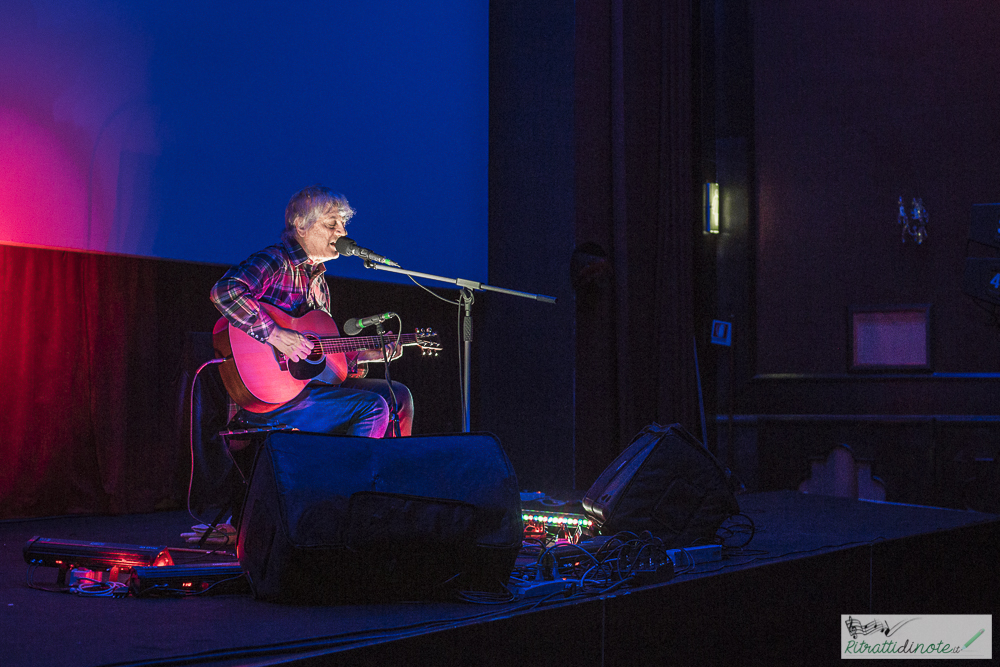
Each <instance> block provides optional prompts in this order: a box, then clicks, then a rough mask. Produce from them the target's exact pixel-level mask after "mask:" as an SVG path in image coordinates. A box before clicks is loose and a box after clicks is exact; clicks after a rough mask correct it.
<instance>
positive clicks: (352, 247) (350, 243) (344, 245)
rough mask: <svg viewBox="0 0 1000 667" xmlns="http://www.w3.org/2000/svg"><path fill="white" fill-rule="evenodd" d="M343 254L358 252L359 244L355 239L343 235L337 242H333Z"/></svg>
mask: <svg viewBox="0 0 1000 667" xmlns="http://www.w3.org/2000/svg"><path fill="white" fill-rule="evenodd" d="M333 246H334V247H335V248H336V249H337V252H339V253H340V254H341V255H353V254H355V253H356V252H357V249H358V244H357V243H355V242H354V239H352V238H350V237H348V236H341V237H340V238H339V239H337V242H336V243H334V244H333Z"/></svg>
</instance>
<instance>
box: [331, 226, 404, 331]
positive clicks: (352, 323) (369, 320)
mask: <svg viewBox="0 0 1000 667" xmlns="http://www.w3.org/2000/svg"><path fill="white" fill-rule="evenodd" d="M341 238H345V237H341ZM337 252H340V251H339V250H338V251H337ZM394 317H396V313H380V314H379V315H372V316H371V317H359V318H356V319H353V320H347V321H346V322H344V333H345V334H347V335H348V336H357V335H358V334H359V333H361V330H362V329H364V328H365V327H370V326H371V325H373V324H381V323H382V322H385V321H386V320H391V319H392V318H394Z"/></svg>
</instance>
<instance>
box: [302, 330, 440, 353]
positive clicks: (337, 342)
mask: <svg viewBox="0 0 1000 667" xmlns="http://www.w3.org/2000/svg"><path fill="white" fill-rule="evenodd" d="M395 340H396V336H395V335H392V336H388V335H387V336H385V342H386V343H391V342H395ZM399 344H400V345H419V344H420V339H419V337H418V336H417V334H403V335H402V336H400V337H399ZM319 346H320V351H321V352H322V353H323V354H332V353H337V352H354V351H357V350H378V349H380V348H381V347H382V339H381V338H379V337H378V336H356V337H354V338H341V337H337V336H323V337H320V339H319ZM313 349H315V345H314V346H313Z"/></svg>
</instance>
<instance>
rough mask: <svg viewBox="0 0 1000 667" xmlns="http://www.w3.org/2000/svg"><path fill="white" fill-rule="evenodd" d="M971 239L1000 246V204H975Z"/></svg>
mask: <svg viewBox="0 0 1000 667" xmlns="http://www.w3.org/2000/svg"><path fill="white" fill-rule="evenodd" d="M969 239H970V240H972V241H975V242H976V243H982V244H983V245H989V246H993V247H994V248H1000V204H973V205H972V222H971V223H970V225H969Z"/></svg>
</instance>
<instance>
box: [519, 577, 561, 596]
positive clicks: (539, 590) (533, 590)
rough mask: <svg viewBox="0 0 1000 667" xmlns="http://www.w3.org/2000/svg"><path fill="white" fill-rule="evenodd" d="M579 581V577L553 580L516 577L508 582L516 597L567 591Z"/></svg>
mask: <svg viewBox="0 0 1000 667" xmlns="http://www.w3.org/2000/svg"><path fill="white" fill-rule="evenodd" d="M578 582H579V580H578V579H565V578H559V579H552V580H551V581H518V580H516V579H515V580H511V581H510V583H508V584H507V589H508V590H510V592H511V593H513V594H514V595H515V596H516V597H519V598H534V597H540V596H543V595H552V594H553V593H563V592H566V591H568V590H570V589H571V588H573V586H575V585H576V584H577V583H578Z"/></svg>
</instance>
